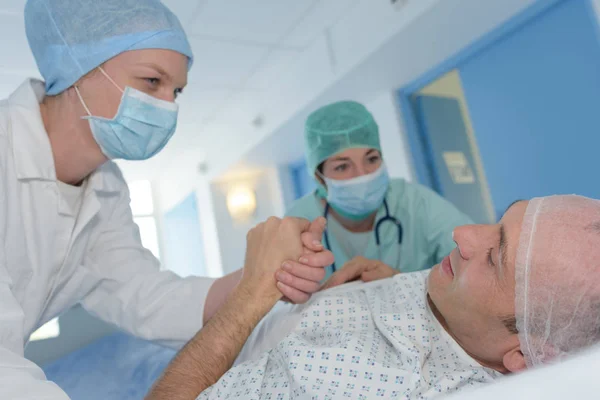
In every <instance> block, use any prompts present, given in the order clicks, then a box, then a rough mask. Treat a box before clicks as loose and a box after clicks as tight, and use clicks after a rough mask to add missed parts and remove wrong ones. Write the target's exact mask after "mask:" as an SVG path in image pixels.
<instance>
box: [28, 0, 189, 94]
mask: <svg viewBox="0 0 600 400" xmlns="http://www.w3.org/2000/svg"><path fill="white" fill-rule="evenodd" d="M25 29H26V32H27V39H28V41H29V46H30V47H31V51H32V52H33V56H34V57H35V60H36V62H37V65H38V68H39V70H40V73H41V74H42V76H43V77H44V80H45V81H46V93H47V94H48V95H55V94H59V93H61V92H62V91H64V90H65V89H68V88H69V87H71V86H73V84H75V82H77V81H78V80H79V79H80V78H81V77H83V76H84V75H86V74H87V73H89V72H90V71H92V70H94V69H95V68H97V67H99V66H100V65H102V64H103V63H104V62H106V61H108V60H110V59H111V58H113V57H115V56H117V55H119V54H121V53H123V52H125V51H130V50H142V49H166V50H174V51H177V52H179V53H181V54H183V55H185V56H187V57H188V58H189V67H191V65H192V60H193V56H192V49H191V47H190V44H189V42H188V40H187V36H186V34H185V32H184V31H183V27H182V26H181V24H180V23H179V20H178V19H177V17H176V16H175V15H174V14H173V13H172V12H171V11H170V10H169V9H168V8H167V7H165V5H164V4H162V3H161V2H160V1H159V0H28V1H27V4H26V5H25Z"/></svg>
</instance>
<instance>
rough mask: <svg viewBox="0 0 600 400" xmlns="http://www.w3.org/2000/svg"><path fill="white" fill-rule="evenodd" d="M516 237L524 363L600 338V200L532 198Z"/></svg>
mask: <svg viewBox="0 0 600 400" xmlns="http://www.w3.org/2000/svg"><path fill="white" fill-rule="evenodd" d="M519 240H520V241H519V247H518V251H517V259H516V265H515V279H516V291H515V295H516V297H515V300H516V318H517V329H518V331H519V340H520V343H521V351H522V352H523V354H524V356H525V360H526V362H527V365H528V366H530V367H531V366H536V365H540V364H544V363H547V362H550V361H555V360H559V359H560V358H562V357H564V356H567V355H569V354H571V353H574V352H577V351H578V350H581V349H583V348H586V347H588V346H590V345H593V344H594V343H598V342H600V201H598V200H593V199H588V198H585V197H579V196H551V197H544V198H536V199H533V200H531V201H530V202H529V205H528V207H527V211H526V213H525V217H524V220H523V225H522V230H521V236H520V239H519Z"/></svg>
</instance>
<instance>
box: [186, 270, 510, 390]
mask: <svg viewBox="0 0 600 400" xmlns="http://www.w3.org/2000/svg"><path fill="white" fill-rule="evenodd" d="M427 274H428V272H418V273H411V274H400V275H397V276H396V277H394V278H393V279H387V280H383V281H378V282H374V283H372V284H368V285H367V284H354V285H351V286H346V287H342V288H339V289H338V290H335V291H333V290H332V291H327V292H324V293H322V294H320V295H317V296H315V297H313V299H312V300H311V301H310V302H309V303H308V304H306V305H304V306H280V308H279V309H278V310H274V311H273V313H272V314H271V315H270V316H269V317H268V318H267V319H265V321H264V323H263V324H261V326H260V327H258V329H257V331H256V332H255V334H253V337H252V338H251V339H250V340H249V343H248V346H247V348H246V349H245V350H244V354H243V355H242V356H243V359H246V360H250V361H247V362H245V363H241V364H238V365H237V366H236V367H234V368H232V369H231V370H230V371H229V372H227V373H226V374H225V375H224V376H223V377H222V378H221V379H220V380H219V382H217V383H216V384H215V385H213V386H212V387H211V388H209V389H207V390H206V391H205V392H204V393H202V394H201V395H200V396H199V397H198V398H199V399H220V398H229V399H277V400H284V399H293V398H315V399H330V398H353V399H370V398H377V397H385V398H407V397H408V398H411V399H413V398H414V399H430V398H434V397H438V396H439V395H440V394H442V393H450V392H453V391H456V390H461V389H463V388H468V387H473V386H478V385H480V384H483V383H489V382H492V381H493V380H494V379H495V378H497V377H499V374H498V373H497V372H495V371H491V370H489V369H486V368H484V367H482V366H481V365H479V364H478V363H477V362H476V361H474V360H473V359H472V358H471V357H469V356H468V355H467V354H466V353H465V352H464V351H463V350H462V348H460V346H458V344H457V343H456V342H454V340H453V339H452V338H451V337H450V336H449V335H448V334H447V333H446V332H445V330H444V329H443V328H442V327H441V326H440V325H439V323H438V322H437V320H436V319H435V317H434V316H433V315H432V313H431V311H430V310H429V307H428V305H427V300H426V290H425V287H426V284H425V283H426V276H427ZM285 307H287V310H285ZM286 311H287V312H290V314H287V315H288V317H287V319H284V320H283V322H282V323H281V324H280V323H279V322H278V318H279V317H278V315H283V318H286V317H285V315H286V314H285V312H286ZM279 313H282V314H279ZM274 331H277V332H276V333H274ZM286 334H287V335H286ZM281 336H283V339H280V340H278V339H279V338H280V337H281ZM275 341H276V342H277V344H276V346H274V347H273V346H272V344H273V343H274V342H275ZM252 346H256V348H259V349H261V350H262V349H266V348H269V347H272V348H271V349H270V350H268V351H266V352H263V353H260V354H256V353H258V351H256V352H254V351H253V350H251V348H252ZM240 361H241V359H240Z"/></svg>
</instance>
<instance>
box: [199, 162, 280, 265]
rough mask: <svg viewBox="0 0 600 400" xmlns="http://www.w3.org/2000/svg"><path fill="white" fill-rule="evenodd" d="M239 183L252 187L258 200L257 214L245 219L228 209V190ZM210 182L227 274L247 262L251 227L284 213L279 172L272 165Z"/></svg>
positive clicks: (217, 229)
mask: <svg viewBox="0 0 600 400" xmlns="http://www.w3.org/2000/svg"><path fill="white" fill-rule="evenodd" d="M239 185H244V186H247V187H249V188H251V189H253V190H254V192H255V194H256V203H257V209H256V212H255V214H254V216H252V217H251V218H250V219H248V220H247V221H243V222H238V221H234V220H233V219H232V218H231V216H230V215H229V211H228V210H227V193H228V191H229V190H231V189H233V188H235V187H236V186H239ZM210 186H211V193H212V203H213V207H214V215H215V221H216V232H217V235H218V239H219V244H220V246H219V248H220V253H221V263H222V265H223V272H224V273H225V274H228V273H230V272H233V271H235V270H237V269H239V268H241V267H242V266H243V264H244V255H245V253H246V234H247V233H248V231H249V230H250V229H251V228H253V227H254V226H255V225H257V224H258V223H260V222H263V221H265V220H266V219H267V218H269V217H271V216H279V217H281V216H282V215H283V213H284V203H283V194H282V189H281V184H280V179H279V173H278V170H277V168H269V169H265V170H262V171H258V172H252V173H249V174H246V175H244V176H238V177H227V178H225V179H221V180H217V181H215V182H213V183H212V184H211V185H210Z"/></svg>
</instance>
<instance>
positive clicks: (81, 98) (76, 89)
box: [73, 85, 92, 118]
mask: <svg viewBox="0 0 600 400" xmlns="http://www.w3.org/2000/svg"><path fill="white" fill-rule="evenodd" d="M73 87H74V88H75V93H77V97H79V101H80V102H81V105H82V106H83V108H85V112H87V113H88V115H89V116H90V117H91V116H92V113H91V112H90V109H89V108H88V106H87V104H85V101H83V97H82V96H81V93H80V92H79V88H78V87H77V85H75V86H73ZM82 118H83V117H82Z"/></svg>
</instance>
